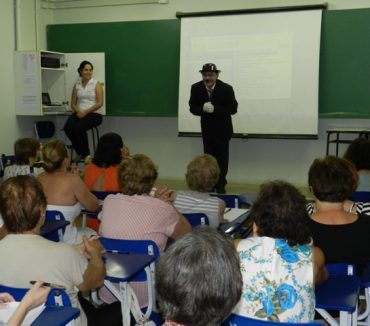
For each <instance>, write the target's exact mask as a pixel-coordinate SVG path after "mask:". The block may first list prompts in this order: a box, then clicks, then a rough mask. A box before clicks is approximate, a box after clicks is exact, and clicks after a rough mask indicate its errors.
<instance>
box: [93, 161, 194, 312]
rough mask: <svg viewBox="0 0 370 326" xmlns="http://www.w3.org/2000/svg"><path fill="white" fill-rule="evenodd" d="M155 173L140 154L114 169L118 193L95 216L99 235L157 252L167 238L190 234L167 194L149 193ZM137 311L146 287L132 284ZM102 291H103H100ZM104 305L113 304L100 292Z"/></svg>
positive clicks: (144, 296)
mask: <svg viewBox="0 0 370 326" xmlns="http://www.w3.org/2000/svg"><path fill="white" fill-rule="evenodd" d="M157 175H158V172H157V169H156V167H155V166H154V164H153V162H152V161H151V159H150V158H149V157H147V156H145V155H142V154H136V155H134V156H132V157H127V158H125V159H124V160H123V161H122V163H121V164H120V165H119V167H118V177H119V180H118V182H119V184H120V188H121V191H122V193H120V194H116V195H109V196H107V197H106V198H105V200H104V203H103V209H102V211H101V213H100V215H99V218H100V219H101V224H100V228H99V234H100V235H101V236H103V237H108V238H114V239H128V240H153V241H154V242H155V243H156V244H157V245H158V248H159V250H160V251H161V252H163V251H164V249H165V247H166V244H167V240H168V239H169V238H173V239H177V238H179V237H180V236H181V235H183V234H185V233H187V232H190V231H191V226H190V224H189V223H188V221H187V220H186V219H185V217H184V216H183V215H182V214H181V213H179V212H178V211H177V210H176V208H175V207H174V206H173V205H172V204H171V203H170V198H168V196H167V192H164V193H162V192H161V191H160V189H158V190H157V192H156V194H155V196H156V197H157V198H155V197H152V196H149V193H150V191H151V189H152V187H153V185H154V182H155V180H156V178H157ZM144 283H145V282H144ZM132 288H133V289H134V291H135V292H136V294H137V296H138V299H139V304H140V306H141V307H145V306H146V305H147V293H146V288H147V287H146V284H141V285H138V284H136V283H135V284H133V285H132ZM104 290H105V289H104ZM100 292H101V293H100V294H101V297H102V299H103V300H104V301H105V302H112V300H116V299H115V298H114V297H113V296H112V295H111V294H110V293H109V292H108V291H107V290H106V291H100Z"/></svg>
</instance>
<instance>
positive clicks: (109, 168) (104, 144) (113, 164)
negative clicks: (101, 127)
mask: <svg viewBox="0 0 370 326" xmlns="http://www.w3.org/2000/svg"><path fill="white" fill-rule="evenodd" d="M128 155H129V152H128V147H127V146H125V145H124V144H123V141H122V138H121V136H120V135H118V134H116V133H114V132H109V133H107V134H105V135H103V136H102V137H100V139H99V141H98V146H97V148H96V152H95V155H94V158H93V160H92V162H91V163H90V164H88V165H87V166H86V168H85V175H84V182H85V184H86V186H87V188H88V189H89V190H90V191H110V192H115V191H116V192H118V191H119V190H120V189H119V185H118V176H117V174H118V173H117V169H118V165H119V164H120V163H121V161H122V158H123V157H125V156H128ZM99 224H100V223H99V220H98V219H96V218H88V220H87V225H88V226H89V227H90V228H92V229H94V230H98V229H99Z"/></svg>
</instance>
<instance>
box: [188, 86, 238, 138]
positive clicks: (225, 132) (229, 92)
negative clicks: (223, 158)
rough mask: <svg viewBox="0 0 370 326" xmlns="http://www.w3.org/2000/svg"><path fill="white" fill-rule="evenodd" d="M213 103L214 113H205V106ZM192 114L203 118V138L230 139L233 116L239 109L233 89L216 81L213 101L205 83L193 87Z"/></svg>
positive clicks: (191, 98)
mask: <svg viewBox="0 0 370 326" xmlns="http://www.w3.org/2000/svg"><path fill="white" fill-rule="evenodd" d="M209 101H210V102H211V103H212V104H213V106H214V111H213V113H206V112H203V104H204V103H205V102H209ZM189 105H190V112H191V113H192V114H194V115H197V116H200V117H201V120H200V122H201V128H202V136H203V138H215V137H216V138H219V139H230V138H231V136H232V134H233V124H232V120H231V115H232V114H235V113H236V112H237V109H238V102H237V101H236V99H235V94H234V90H233V88H232V87H231V86H230V85H229V84H226V83H224V82H223V81H221V80H219V79H218V80H217V81H216V85H215V88H214V89H213V92H212V96H211V99H210V98H209V96H208V93H207V89H206V86H205V85H204V82H203V81H200V82H198V83H195V84H193V85H192V86H191V95H190V100H189Z"/></svg>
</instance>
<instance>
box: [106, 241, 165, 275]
mask: <svg viewBox="0 0 370 326" xmlns="http://www.w3.org/2000/svg"><path fill="white" fill-rule="evenodd" d="M99 240H100V242H101V244H102V245H103V247H104V249H105V250H106V251H108V252H117V253H122V254H144V255H151V256H155V257H156V258H158V257H159V254H160V253H159V249H158V246H157V244H156V243H155V242H154V241H152V240H122V239H111V238H104V237H101V238H99ZM152 265H153V266H152ZM152 267H153V270H154V263H152V264H151V269H152ZM153 275H154V274H153ZM140 281H146V274H145V272H142V273H140V274H139V275H137V276H136V277H135V278H134V279H133V282H140Z"/></svg>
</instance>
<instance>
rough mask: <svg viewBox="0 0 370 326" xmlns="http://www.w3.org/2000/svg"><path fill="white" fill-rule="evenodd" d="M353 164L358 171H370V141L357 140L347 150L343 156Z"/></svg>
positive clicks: (364, 139)
mask: <svg viewBox="0 0 370 326" xmlns="http://www.w3.org/2000/svg"><path fill="white" fill-rule="evenodd" d="M343 157H344V158H345V159H346V160H348V161H350V162H352V163H353V165H354V166H355V167H356V169H357V171H358V170H370V140H368V139H366V138H356V139H355V140H354V141H353V142H352V143H351V144H350V145H349V146H348V148H347V150H346V152H345V153H344V156H343Z"/></svg>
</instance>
